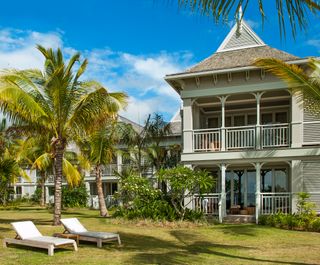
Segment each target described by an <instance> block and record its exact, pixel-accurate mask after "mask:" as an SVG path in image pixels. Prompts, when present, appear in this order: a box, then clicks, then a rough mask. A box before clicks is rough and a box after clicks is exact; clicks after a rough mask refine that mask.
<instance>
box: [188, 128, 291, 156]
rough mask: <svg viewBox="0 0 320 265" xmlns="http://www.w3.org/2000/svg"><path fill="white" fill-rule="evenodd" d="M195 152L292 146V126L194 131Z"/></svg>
mask: <svg viewBox="0 0 320 265" xmlns="http://www.w3.org/2000/svg"><path fill="white" fill-rule="evenodd" d="M192 134H193V137H192V139H193V151H194V152H209V151H210V152H211V151H225V150H241V149H256V148H271V147H288V146H289V145H290V124H288V123H282V124H268V125H261V126H239V127H226V128H217V129H199V130H193V131H192Z"/></svg>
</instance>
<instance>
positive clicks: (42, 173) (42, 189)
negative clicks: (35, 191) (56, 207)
mask: <svg viewBox="0 0 320 265" xmlns="http://www.w3.org/2000/svg"><path fill="white" fill-rule="evenodd" d="M45 181H46V179H45V172H41V183H40V184H41V197H40V206H41V207H43V206H45V185H44V184H45Z"/></svg>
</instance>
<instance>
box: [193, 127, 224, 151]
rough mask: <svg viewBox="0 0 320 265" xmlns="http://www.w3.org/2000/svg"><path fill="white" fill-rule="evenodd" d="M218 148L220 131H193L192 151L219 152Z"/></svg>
mask: <svg viewBox="0 0 320 265" xmlns="http://www.w3.org/2000/svg"><path fill="white" fill-rule="evenodd" d="M220 148H221V144H220V129H206V130H194V131H193V150H194V151H219V150H220Z"/></svg>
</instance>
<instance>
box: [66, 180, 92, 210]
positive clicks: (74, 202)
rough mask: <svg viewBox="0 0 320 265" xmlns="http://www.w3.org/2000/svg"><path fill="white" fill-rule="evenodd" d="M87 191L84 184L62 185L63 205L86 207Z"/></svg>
mask: <svg viewBox="0 0 320 265" xmlns="http://www.w3.org/2000/svg"><path fill="white" fill-rule="evenodd" d="M87 201H88V193H87V189H86V187H85V185H84V184H81V185H80V186H78V187H69V186H67V187H62V206H63V207H86V206H87Z"/></svg>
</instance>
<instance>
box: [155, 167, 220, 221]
mask: <svg viewBox="0 0 320 265" xmlns="http://www.w3.org/2000/svg"><path fill="white" fill-rule="evenodd" d="M157 174H158V177H159V179H160V180H161V181H164V182H166V183H167V188H168V192H167V195H168V196H169V197H170V201H171V203H172V205H173V207H174V208H175V210H176V212H177V213H178V215H179V216H180V218H181V219H183V218H184V216H185V214H186V212H187V208H188V205H189V204H190V202H191V200H190V198H192V196H193V195H195V194H200V195H201V194H203V193H206V192H209V191H210V190H212V188H213V187H214V185H215V180H214V178H213V176H211V175H210V174H209V172H207V171H205V170H192V169H190V168H188V167H184V166H182V165H180V166H177V167H175V168H169V169H161V170H160V171H159V172H158V173H157ZM185 199H189V202H188V203H186V202H185Z"/></svg>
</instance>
